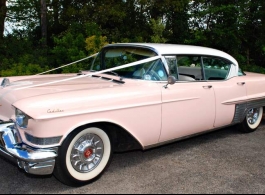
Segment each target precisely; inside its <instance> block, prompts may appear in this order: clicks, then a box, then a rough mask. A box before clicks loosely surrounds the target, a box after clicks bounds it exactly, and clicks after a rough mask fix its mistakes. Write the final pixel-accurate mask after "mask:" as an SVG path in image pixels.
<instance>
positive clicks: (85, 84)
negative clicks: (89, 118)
mask: <svg viewBox="0 0 265 195" xmlns="http://www.w3.org/2000/svg"><path fill="white" fill-rule="evenodd" d="M74 76H75V75H48V76H31V77H13V78H10V85H8V86H6V87H3V88H0V119H2V120H3V119H4V120H7V119H8V118H9V117H10V115H12V113H14V111H13V110H12V109H13V108H12V105H13V104H14V103H16V102H18V101H21V100H25V99H30V98H31V99H32V98H34V97H36V98H37V97H39V96H46V95H47V97H49V96H50V95H53V96H60V97H61V98H65V96H64V95H63V94H64V93H67V92H71V93H72V94H78V92H79V91H86V92H87V95H89V93H90V92H91V91H92V90H93V91H94V90H97V89H105V88H115V87H121V86H122V85H123V83H122V82H121V81H119V80H115V79H117V78H116V77H115V79H114V80H112V79H113V78H111V76H107V77H83V78H82V77H80V78H79V79H75V80H68V79H71V78H73V77H74ZM60 80H65V81H63V82H59V83H54V84H49V85H43V84H45V83H51V82H57V81H60ZM0 81H1V79H0ZM0 83H1V82H0ZM39 85H43V86H39ZM34 86H35V87H34ZM61 94H62V95H61Z"/></svg>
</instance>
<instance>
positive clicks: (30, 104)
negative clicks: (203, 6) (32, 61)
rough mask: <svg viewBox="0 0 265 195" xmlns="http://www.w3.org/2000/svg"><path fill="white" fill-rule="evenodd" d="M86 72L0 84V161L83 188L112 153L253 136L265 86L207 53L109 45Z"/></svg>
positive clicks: (230, 61) (264, 80) (224, 57)
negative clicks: (219, 132)
mask: <svg viewBox="0 0 265 195" xmlns="http://www.w3.org/2000/svg"><path fill="white" fill-rule="evenodd" d="M92 58H94V59H93V63H91V64H90V70H89V71H82V72H80V73H79V74H62V75H54V74H53V75H47V74H46V75H42V74H40V75H35V76H27V77H10V78H1V79H0V84H1V87H0V153H1V155H3V156H4V157H6V158H8V159H10V160H13V161H15V162H16V163H17V164H18V166H19V168H21V169H24V170H25V171H26V172H27V173H30V174H35V175H48V174H54V175H55V176H56V178H58V179H59V180H60V181H61V182H63V183H65V184H67V185H71V186H78V185H84V184H86V183H88V182H91V181H93V180H95V179H97V178H98V177H99V176H101V175H102V173H103V172H104V170H105V169H106V168H107V166H108V164H109V163H110V160H111V156H112V154H113V152H121V151H128V150H134V149H143V150H146V149H149V148H152V147H156V146H160V145H163V144H167V143H170V142H174V141H177V140H180V139H184V138H187V137H190V136H195V135H198V134H201V133H205V132H209V131H213V130H216V129H220V128H222V127H225V126H231V125H238V127H239V129H240V130H242V131H243V132H246V133H249V132H254V131H255V130H256V129H257V128H258V127H259V125H260V123H261V120H262V115H263V107H264V106H265V76H264V75H260V74H254V73H244V72H242V71H241V70H240V69H239V66H238V62H237V61H236V60H235V59H234V58H233V57H231V56H230V55H228V54H226V53H224V52H221V51H218V50H214V49H210V48H203V47H195V46H185V45H167V44H114V45H108V46H106V47H104V48H103V49H102V50H101V51H100V53H98V54H97V55H94V56H92Z"/></svg>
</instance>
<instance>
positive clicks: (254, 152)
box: [0, 118, 265, 194]
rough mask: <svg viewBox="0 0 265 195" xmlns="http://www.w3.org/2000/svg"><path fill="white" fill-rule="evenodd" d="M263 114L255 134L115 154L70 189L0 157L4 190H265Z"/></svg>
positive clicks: (217, 135) (231, 132)
mask: <svg viewBox="0 0 265 195" xmlns="http://www.w3.org/2000/svg"><path fill="white" fill-rule="evenodd" d="M264 154H265V118H264V119H263V122H262V126H261V127H260V128H259V129H258V131H256V132H255V133H252V134H241V133H240V132H238V131H237V130H236V129H235V128H226V129H222V130H220V131H217V132H213V133H210V134H207V135H203V136H200V137H196V138H191V139H188V140H185V141H182V142H177V143H174V144H171V145H167V146H164V147H160V148H156V149H153V150H149V151H145V152H142V151H136V152H129V153H123V154H115V155H114V158H113V162H112V164H111V166H110V167H109V169H108V170H107V172H106V173H105V174H104V175H103V177H102V178H101V179H99V180H98V181H96V182H94V183H92V184H90V185H87V186H84V187H81V188H71V187H67V186H65V185H63V184H61V183H60V182H58V181H57V180H56V179H55V178H54V177H52V176H51V177H45V178H40V177H30V176H28V175H27V174H24V173H23V172H21V171H20V170H19V169H17V168H16V167H15V166H13V165H11V164H9V163H7V162H6V161H4V160H3V159H0V193H1V194H2V193H3V194H8V193H12V194H13V193H23V194H24V193H27V194H28V193H29V194H35V193H36V194H46V193H53V194H54V193H59V194H61V193H63V194H70V193H71V194H80V193H85V194H99V193H100V194H101V193H102V194H105V193H112V194H113V193H116V194H129V193H130V194H135V193H144V194H149V193H150V194H153V193H159V194H162V193H163V194H164V193H166V194H168V193H174V194H176V193H185V194H187V193H200V194H201V193H236V194H239V193H240V194H241V193H243V194H248V193H251V194H252V193H254V194H255V193H259V194H264V193H265V155H264Z"/></svg>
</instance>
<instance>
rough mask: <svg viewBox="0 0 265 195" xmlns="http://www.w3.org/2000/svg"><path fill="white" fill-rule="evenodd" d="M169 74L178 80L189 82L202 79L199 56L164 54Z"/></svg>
mask: <svg viewBox="0 0 265 195" xmlns="http://www.w3.org/2000/svg"><path fill="white" fill-rule="evenodd" d="M165 58H166V61H167V64H168V67H169V70H170V74H171V75H172V76H174V77H176V79H177V80H178V81H184V82H191V81H201V80H203V69H202V64H201V57H200V56H191V55H179V56H166V57H165Z"/></svg>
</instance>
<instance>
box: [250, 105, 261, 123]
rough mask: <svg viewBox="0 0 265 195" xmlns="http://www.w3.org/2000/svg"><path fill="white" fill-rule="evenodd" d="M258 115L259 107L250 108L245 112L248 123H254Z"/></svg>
mask: <svg viewBox="0 0 265 195" xmlns="http://www.w3.org/2000/svg"><path fill="white" fill-rule="evenodd" d="M259 115H260V109H259V108H254V109H251V110H250V111H249V112H248V114H247V121H248V123H249V124H251V125H254V124H256V122H257V121H258V119H259Z"/></svg>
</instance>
